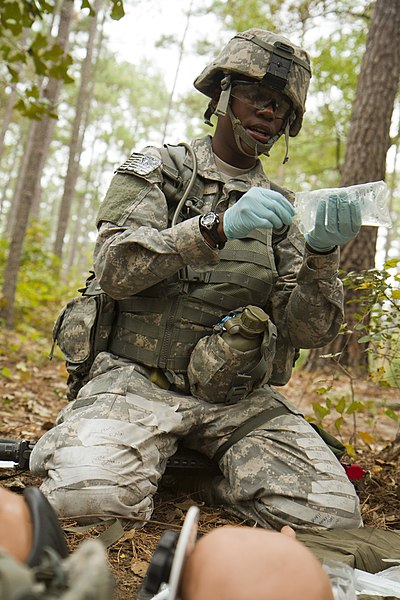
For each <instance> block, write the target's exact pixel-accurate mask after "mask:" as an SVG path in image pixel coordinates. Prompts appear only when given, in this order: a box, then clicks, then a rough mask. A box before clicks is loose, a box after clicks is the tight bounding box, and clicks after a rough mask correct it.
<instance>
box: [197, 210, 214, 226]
mask: <svg viewBox="0 0 400 600" xmlns="http://www.w3.org/2000/svg"><path fill="white" fill-rule="evenodd" d="M216 217H217V215H216V214H215V213H212V212H210V213H207V214H206V215H204V216H203V217H201V224H202V225H203V227H206V228H207V229H211V228H212V227H213V226H214V225H215V221H216Z"/></svg>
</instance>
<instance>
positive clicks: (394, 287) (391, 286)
mask: <svg viewBox="0 0 400 600" xmlns="http://www.w3.org/2000/svg"><path fill="white" fill-rule="evenodd" d="M399 263H400V259H398V258H396V259H391V260H388V261H386V262H385V264H384V265H383V267H382V268H381V269H369V270H368V271H366V272H364V273H355V272H351V273H348V274H347V275H346V276H345V277H344V278H343V283H344V285H345V286H346V287H348V289H351V290H355V291H357V292H358V294H357V309H358V311H359V312H358V313H356V315H355V318H356V321H357V322H356V324H355V326H354V329H355V330H356V331H357V332H358V334H359V338H358V342H359V343H360V344H365V351H366V352H367V353H368V355H369V363H370V377H371V379H373V380H374V381H376V382H377V383H379V385H381V386H383V387H386V386H396V387H400V289H399V284H400V273H399V271H398V265H399Z"/></svg>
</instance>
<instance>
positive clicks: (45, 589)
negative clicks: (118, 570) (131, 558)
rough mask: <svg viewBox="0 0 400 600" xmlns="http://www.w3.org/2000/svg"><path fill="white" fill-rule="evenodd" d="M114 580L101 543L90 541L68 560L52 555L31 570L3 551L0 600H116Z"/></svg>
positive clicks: (0, 552) (0, 554)
mask: <svg viewBox="0 0 400 600" xmlns="http://www.w3.org/2000/svg"><path fill="white" fill-rule="evenodd" d="M113 589H114V581H113V577H112V575H111V571H110V570H109V569H108V565H107V554H106V552H105V550H104V547H103V546H102V544H101V542H99V541H97V540H86V541H85V542H83V543H82V544H81V546H79V548H78V549H77V550H76V551H75V552H74V553H73V554H71V555H70V556H69V557H68V558H66V559H64V560H63V559H61V558H59V556H58V555H57V554H56V553H54V552H53V553H52V554H49V555H48V556H47V557H46V558H45V559H44V561H43V564H41V565H39V566H38V567H34V568H28V567H27V566H26V565H23V564H21V563H19V562H17V561H16V560H14V559H13V558H12V557H11V556H10V555H9V554H7V553H6V552H5V551H3V550H1V549H0V600H55V599H56V598H57V599H60V600H112V598H113V597H114V596H113Z"/></svg>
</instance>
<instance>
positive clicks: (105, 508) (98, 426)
mask: <svg viewBox="0 0 400 600" xmlns="http://www.w3.org/2000/svg"><path fill="white" fill-rule="evenodd" d="M193 147H194V150H195V152H196V155H197V158H198V162H199V177H201V178H202V179H203V181H204V191H205V193H204V196H203V200H204V206H203V210H204V212H206V211H208V210H210V208H211V207H212V206H218V207H219V208H221V209H223V208H225V207H226V206H228V205H229V203H231V202H234V201H235V200H236V198H237V197H238V193H242V192H244V191H246V190H247V189H249V188H250V187H251V186H252V185H263V186H264V187H269V186H270V182H269V181H268V179H267V178H266V176H265V175H264V173H263V171H262V168H261V164H260V163H257V165H256V167H255V168H254V169H253V170H251V171H250V172H249V173H247V174H245V175H242V176H240V177H238V178H236V179H232V180H230V181H228V182H227V183H224V179H223V176H222V175H221V173H219V172H218V170H217V169H216V166H215V162H214V160H213V155H212V147H211V139H210V138H209V137H206V138H203V139H201V140H196V141H195V142H194V144H193ZM144 154H149V155H150V156H155V157H157V156H158V157H160V156H161V155H160V151H159V150H158V149H155V148H151V149H146V150H145V151H144ZM161 184H162V173H161V170H159V169H155V171H153V172H152V173H151V174H149V175H148V176H146V177H139V176H136V175H135V176H134V175H121V174H116V175H115V177H114V179H113V182H112V183H111V186H110V189H109V191H108V193H107V197H106V200H105V203H104V204H103V205H102V207H101V209H100V214H99V236H98V241H97V244H96V249H95V271H96V275H97V278H98V281H99V284H100V285H101V287H102V289H103V290H104V291H105V292H106V293H108V294H111V295H112V296H113V297H114V298H115V299H117V300H124V299H127V298H130V297H131V296H135V295H138V294H141V293H142V292H144V291H145V290H151V288H152V287H153V286H156V285H157V284H160V282H162V281H163V280H167V281H168V280H170V279H171V278H173V277H174V276H175V275H176V273H177V272H178V271H179V270H181V269H182V268H184V267H187V266H190V267H191V268H193V269H194V270H195V271H197V272H210V271H212V270H213V269H214V267H215V265H218V264H219V252H218V251H216V250H214V249H212V248H211V247H209V246H208V245H207V244H206V242H205V241H204V239H203V237H202V235H201V233H200V231H199V225H198V217H191V218H188V219H187V220H185V221H183V222H180V223H178V224H177V225H175V226H174V227H169V226H168V224H169V220H170V215H169V211H168V205H167V202H166V199H165V196H164V194H163V193H162V191H161ZM273 254H274V257H275V264H276V278H275V281H274V285H273V286H272V288H271V293H270V298H269V309H270V312H269V316H270V318H271V320H272V321H273V323H274V324H275V325H276V327H277V330H278V341H279V340H281V341H282V344H281V346H280V350H278V348H277V353H276V361H278V362H277V368H279V369H280V370H281V372H282V377H283V376H284V375H285V373H288V372H289V373H290V370H291V368H292V364H288V363H290V362H291V361H292V360H293V355H294V351H295V350H294V349H295V348H301V347H318V346H321V345H323V344H325V343H327V342H328V341H329V340H331V339H332V338H333V337H334V336H335V335H336V334H337V332H338V330H339V328H340V324H341V322H342V287H341V283H340V281H339V280H338V278H337V267H338V252H337V251H336V252H333V253H332V254H329V255H320V256H317V255H312V254H311V253H308V252H307V251H306V250H304V242H303V240H302V238H301V236H300V235H299V232H298V230H297V229H296V227H295V226H291V228H290V229H289V230H288V231H287V232H285V233H284V234H282V236H281V237H279V238H278V239H276V240H275V243H274V249H273ZM166 289H167V288H166ZM234 289H235V286H234V285H232V286H231V287H229V286H227V290H228V291H232V292H234ZM161 317H162V315H161V314H160V315H157V314H156V313H154V314H153V316H152V319H153V320H152V321H151V319H150V316H149V317H148V319H150V321H149V322H150V323H152V324H153V325H154V327H157V326H159V323H160V319H161ZM288 349H289V350H288ZM290 349H292V350H290ZM279 361H281V362H279ZM150 375H151V373H150V371H149V369H148V368H146V367H144V366H143V364H138V363H134V362H132V361H130V360H127V359H122V358H118V357H116V356H113V355H112V354H110V353H108V352H102V353H100V354H98V356H97V357H96V359H95V361H94V363H93V366H92V369H91V372H90V375H89V381H88V383H87V384H86V385H85V386H84V387H83V388H82V389H81V391H80V392H79V395H78V397H77V399H76V400H75V402H73V403H70V404H69V405H68V406H67V407H66V408H65V409H64V411H62V413H61V414H60V415H59V418H58V420H57V423H56V426H55V427H54V428H53V429H52V430H50V431H49V432H47V433H46V434H45V435H44V436H43V437H42V438H41V439H40V440H39V442H38V443H37V444H36V446H35V448H34V450H33V452H32V455H31V463H30V467H31V470H32V471H33V472H34V473H35V474H37V475H40V476H42V477H44V482H43V485H42V490H43V492H44V493H45V494H46V496H47V497H48V498H49V500H50V502H51V503H52V505H53V506H54V508H55V509H56V511H57V512H58V514H59V515H61V516H68V517H74V518H77V519H78V520H83V521H88V520H90V519H95V518H99V517H100V518H107V517H109V516H116V515H118V516H121V517H122V518H124V519H126V520H127V521H129V522H130V523H132V524H135V525H141V524H142V523H143V522H144V521H145V520H146V519H149V518H150V516H151V514H152V511H153V506H154V503H153V502H154V501H153V497H154V494H155V492H156V491H157V487H158V485H159V482H160V479H161V477H162V474H163V472H164V470H165V466H166V462H167V460H168V458H169V457H170V456H172V454H173V453H174V452H175V449H176V443H177V440H178V439H184V441H185V445H187V446H188V447H189V448H193V449H195V450H199V451H200V452H203V453H204V454H206V455H207V456H208V457H210V458H211V457H213V456H214V455H215V453H216V452H217V451H218V449H219V448H220V447H221V446H222V445H223V444H224V443H225V442H226V441H227V440H228V439H229V438H230V436H231V434H232V433H233V432H234V431H235V430H236V429H237V428H238V427H240V425H242V424H243V423H244V422H245V421H247V420H248V419H249V418H251V417H253V416H255V415H258V414H259V413H260V412H262V411H263V410H264V409H268V408H271V409H272V408H275V407H277V406H281V405H282V404H283V405H285V406H287V407H288V408H289V411H290V413H289V414H285V415H281V416H279V417H277V418H275V419H273V420H270V421H269V422H267V423H265V424H264V425H263V426H260V427H258V428H257V429H256V430H255V431H252V432H251V433H250V434H248V435H247V436H246V437H245V438H243V439H242V440H240V441H239V442H237V443H235V444H234V445H233V446H231V447H230V448H229V450H228V451H227V452H226V453H225V454H224V455H223V457H222V458H221V460H220V461H219V466H220V469H221V472H222V474H221V477H218V478H217V479H216V480H214V481H213V482H212V484H211V491H212V495H213V496H214V499H215V501H216V502H220V503H224V504H226V505H227V506H229V507H230V510H232V511H233V512H235V513H236V514H238V515H241V517H242V518H246V519H249V520H251V521H253V522H255V523H257V524H259V525H261V526H263V527H268V528H274V529H280V528H281V526H282V525H284V524H291V525H293V526H294V527H295V528H297V529H307V528H319V527H321V528H333V527H343V528H350V527H359V526H360V525H361V518H360V512H359V504H358V499H357V496H356V493H355V490H354V488H353V486H352V484H351V483H350V481H349V480H348V478H347V476H346V474H345V472H344V469H343V468H342V466H341V465H340V464H339V462H338V461H337V459H336V458H335V456H334V455H333V454H332V452H331V451H330V450H329V449H328V447H327V446H326V445H325V444H324V442H323V441H322V440H321V438H320V436H319V435H318V434H317V433H316V432H315V431H314V430H313V429H312V427H311V426H310V425H309V424H308V423H307V422H306V421H305V420H304V419H303V418H302V417H301V416H300V415H299V414H298V411H297V410H296V409H295V408H294V407H293V406H292V405H290V403H288V401H287V400H286V399H285V398H284V397H283V396H282V395H281V394H279V393H278V392H277V391H275V390H274V389H272V388H271V387H270V386H269V385H262V386H258V387H256V388H255V389H254V390H253V391H252V392H251V393H250V394H249V396H248V397H247V398H246V399H244V400H241V401H239V402H236V403H234V404H231V405H225V404H218V403H212V402H208V401H206V400H203V399H200V398H195V397H193V396H192V395H191V394H189V393H186V392H183V391H180V390H179V377H177V379H176V381H173V384H174V385H173V387H171V388H170V389H162V388H160V387H158V386H157V385H155V384H154V383H152V381H151V380H150ZM211 400H212V399H211Z"/></svg>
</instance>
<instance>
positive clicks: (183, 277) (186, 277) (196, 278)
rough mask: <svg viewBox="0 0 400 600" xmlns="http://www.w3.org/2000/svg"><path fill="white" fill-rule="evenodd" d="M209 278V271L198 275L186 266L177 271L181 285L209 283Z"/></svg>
mask: <svg viewBox="0 0 400 600" xmlns="http://www.w3.org/2000/svg"><path fill="white" fill-rule="evenodd" d="M210 278H211V272H210V271H208V272H207V273H198V272H197V271H195V270H194V269H192V267H189V266H188V265H186V267H183V268H182V269H180V270H179V271H178V279H179V281H181V282H182V283H209V281H210Z"/></svg>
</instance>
